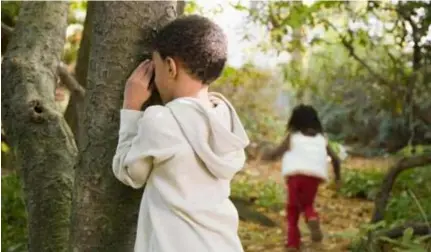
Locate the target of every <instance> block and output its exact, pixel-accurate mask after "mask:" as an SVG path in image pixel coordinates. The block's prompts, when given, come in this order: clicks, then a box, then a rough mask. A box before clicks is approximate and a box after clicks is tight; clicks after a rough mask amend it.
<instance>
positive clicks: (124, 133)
mask: <svg viewBox="0 0 431 252" xmlns="http://www.w3.org/2000/svg"><path fill="white" fill-rule="evenodd" d="M120 113H121V114H120V130H119V138H118V145H117V150H116V152H115V156H114V158H113V161H112V170H113V172H114V175H115V177H116V178H117V179H118V180H120V181H121V182H122V183H124V184H126V185H128V186H131V187H133V188H136V189H137V188H140V187H142V186H143V185H144V184H145V182H146V179H147V177H148V174H149V171H150V170H151V163H152V162H151V161H152V160H151V159H149V158H148V157H147V158H145V157H144V158H143V159H142V160H140V159H139V160H137V161H135V162H128V161H126V159H127V156H128V155H129V153H130V152H131V150H132V149H133V148H135V147H133V142H137V141H138V140H137V139H138V138H139V131H140V129H139V121H140V119H141V118H142V115H143V113H142V112H140V111H134V110H126V109H123V110H121V112H120ZM133 171H140V172H141V174H140V176H137V174H135V173H136V172H135V173H134V172H133Z"/></svg>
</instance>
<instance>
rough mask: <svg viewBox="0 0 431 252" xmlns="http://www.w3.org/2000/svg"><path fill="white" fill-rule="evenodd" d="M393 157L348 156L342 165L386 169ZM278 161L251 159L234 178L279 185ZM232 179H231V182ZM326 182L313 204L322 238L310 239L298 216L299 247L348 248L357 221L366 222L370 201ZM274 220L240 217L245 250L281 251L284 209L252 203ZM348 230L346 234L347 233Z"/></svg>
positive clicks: (344, 167) (315, 248)
mask: <svg viewBox="0 0 431 252" xmlns="http://www.w3.org/2000/svg"><path fill="white" fill-rule="evenodd" d="M392 163H393V160H391V159H385V158H376V159H363V158H349V159H347V160H346V161H344V162H343V166H342V169H365V170H371V169H375V167H379V169H387V168H388V167H389V166H390V165H391V164H392ZM279 167H280V163H269V164H268V163H261V162H257V161H254V162H253V161H251V162H250V163H249V164H247V166H246V168H245V169H244V172H243V173H241V174H239V175H238V176H237V177H236V178H235V181H238V180H241V179H242V176H247V180H248V181H249V180H256V181H268V180H273V181H275V182H276V183H278V184H280V185H281V186H284V185H283V182H282V178H281V175H280V171H279ZM235 181H234V183H235ZM249 182H250V181H249ZM333 188H334V187H333V186H331V184H330V183H327V184H322V185H321V187H320V188H319V191H318V196H317V199H316V203H315V207H316V209H317V211H318V212H319V214H320V218H321V227H322V231H323V233H324V240H323V242H322V243H321V244H313V243H312V242H311V241H310V237H309V232H308V229H307V226H306V225H305V222H304V220H303V218H302V217H301V220H300V230H301V234H302V237H301V242H302V250H301V251H307V252H308V251H310V252H311V251H334V252H339V251H340V252H341V251H349V244H350V243H351V238H349V237H352V234H353V236H354V235H355V234H357V233H358V231H359V227H360V226H361V224H364V223H367V222H369V220H370V218H371V213H372V210H373V202H372V201H369V200H363V199H352V198H346V197H343V196H341V195H339V194H338V193H337V192H336V191H335V190H334V189H333ZM256 210H258V211H260V212H261V213H263V214H265V215H266V216H267V217H269V218H270V219H271V220H272V221H274V222H275V223H276V226H275V227H268V226H264V225H260V224H257V223H255V222H250V221H241V222H240V227H239V234H240V237H241V240H242V243H243V246H244V250H245V251H246V252H263V251H265V252H266V251H268V252H282V251H284V247H283V243H284V227H285V211H284V210H282V209H280V208H279V209H278V210H271V208H264V207H256ZM349 234H350V235H349Z"/></svg>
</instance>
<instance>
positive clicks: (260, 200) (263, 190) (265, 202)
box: [231, 176, 285, 211]
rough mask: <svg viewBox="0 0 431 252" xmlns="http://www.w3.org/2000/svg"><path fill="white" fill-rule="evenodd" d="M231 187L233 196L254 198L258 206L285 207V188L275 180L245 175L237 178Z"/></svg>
mask: <svg viewBox="0 0 431 252" xmlns="http://www.w3.org/2000/svg"><path fill="white" fill-rule="evenodd" d="M231 189H232V190H231V194H232V196H234V197H238V198H242V199H246V200H248V201H249V200H253V201H254V202H255V204H256V205H257V206H260V207H263V208H267V209H271V210H276V211H279V210H281V209H283V206H284V199H285V193H284V188H283V187H282V186H281V185H279V184H277V183H276V182H275V181H272V180H268V181H265V182H261V181H255V180H252V179H250V178H249V177H248V176H244V177H241V178H239V179H237V180H235V181H234V182H233V183H232V188H231Z"/></svg>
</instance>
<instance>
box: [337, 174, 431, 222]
mask: <svg viewBox="0 0 431 252" xmlns="http://www.w3.org/2000/svg"><path fill="white" fill-rule="evenodd" d="M384 175H385V174H384V173H383V172H382V171H379V170H374V171H373V170H367V171H358V170H351V169H345V171H344V172H343V187H342V188H341V190H340V193H341V194H342V195H344V196H346V197H352V198H363V199H368V200H374V199H375V197H376V195H377V192H378V190H379V189H380V185H381V182H382V179H383V177H384ZM430 179H431V167H424V168H417V169H412V170H408V171H405V172H403V173H401V174H400V175H399V176H398V178H397V180H396V181H395V184H394V187H393V190H392V195H391V198H390V199H389V203H388V206H387V210H386V212H385V220H386V221H387V222H388V223H398V222H403V221H405V220H423V218H424V216H423V214H422V212H421V210H420V208H422V209H423V211H424V212H425V213H431V202H430V201H429V200H426V199H427V198H428V197H429V195H431V185H430V184H429V183H428V182H429V180H430ZM430 217H431V216H429V217H428V218H430Z"/></svg>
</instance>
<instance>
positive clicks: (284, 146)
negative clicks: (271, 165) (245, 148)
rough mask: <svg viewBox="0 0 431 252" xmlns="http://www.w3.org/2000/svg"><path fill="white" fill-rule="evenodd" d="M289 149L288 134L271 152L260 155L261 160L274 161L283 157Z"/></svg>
mask: <svg viewBox="0 0 431 252" xmlns="http://www.w3.org/2000/svg"><path fill="white" fill-rule="evenodd" d="M289 149H290V134H288V135H287V136H286V138H285V139H284V141H283V142H282V143H281V144H280V145H279V146H278V147H277V148H275V149H273V150H272V151H268V152H266V153H264V154H263V155H262V160H268V161H274V160H277V159H278V158H280V157H281V156H283V154H284V153H285V152H286V151H288V150H289Z"/></svg>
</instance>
